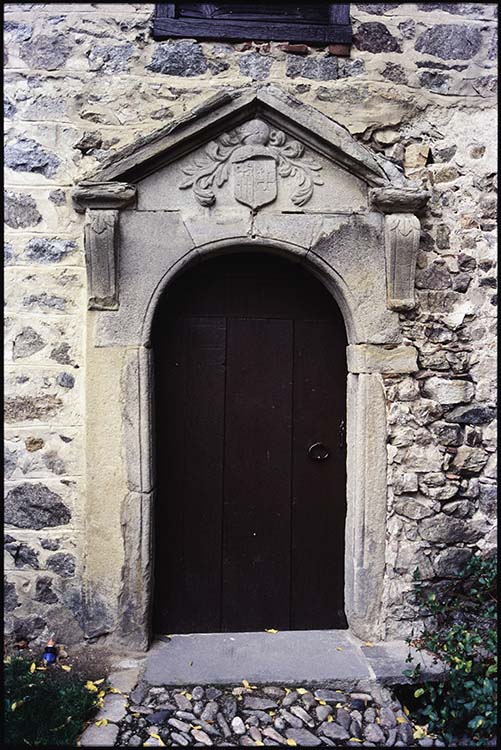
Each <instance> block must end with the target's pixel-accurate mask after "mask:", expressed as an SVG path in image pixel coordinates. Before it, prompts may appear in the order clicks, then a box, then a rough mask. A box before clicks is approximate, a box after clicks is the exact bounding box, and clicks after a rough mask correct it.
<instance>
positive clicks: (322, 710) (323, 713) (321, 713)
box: [315, 706, 334, 721]
mask: <svg viewBox="0 0 501 750" xmlns="http://www.w3.org/2000/svg"><path fill="white" fill-rule="evenodd" d="M333 710H334V709H333V708H332V706H317V707H316V709H315V714H316V716H317V719H318V720H319V721H325V720H326V719H327V717H328V716H332V712H333Z"/></svg>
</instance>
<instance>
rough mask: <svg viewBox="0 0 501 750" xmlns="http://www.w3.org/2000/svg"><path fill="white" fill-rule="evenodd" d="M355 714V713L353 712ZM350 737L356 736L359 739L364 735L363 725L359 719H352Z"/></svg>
mask: <svg viewBox="0 0 501 750" xmlns="http://www.w3.org/2000/svg"><path fill="white" fill-rule="evenodd" d="M352 715H353V713H352ZM349 731H350V737H356V738H357V739H361V737H362V726H361V724H360V722H359V721H358V719H352V720H351V722H350V729H349Z"/></svg>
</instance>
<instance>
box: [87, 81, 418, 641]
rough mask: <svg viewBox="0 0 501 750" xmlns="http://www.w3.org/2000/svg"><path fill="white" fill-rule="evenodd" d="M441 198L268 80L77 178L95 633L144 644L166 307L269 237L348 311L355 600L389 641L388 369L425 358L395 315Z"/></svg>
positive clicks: (274, 248) (269, 244) (350, 596)
mask: <svg viewBox="0 0 501 750" xmlns="http://www.w3.org/2000/svg"><path fill="white" fill-rule="evenodd" d="M428 197H429V196H428V194H427V193H426V192H424V191H423V190H422V189H420V188H419V186H417V185H415V184H414V183H411V182H409V181H407V180H406V179H405V178H404V177H403V176H402V175H401V173H400V172H399V170H398V169H397V168H396V167H395V166H394V165H393V164H391V162H389V161H387V160H385V159H383V158H382V157H380V156H379V155H375V154H373V153H371V152H370V151H369V150H368V149H366V148H365V147H364V146H362V145H361V144H359V143H358V142H357V141H355V140H354V139H353V138H352V136H351V135H350V134H349V132H348V131H347V130H346V129H345V128H343V127H342V126H340V125H339V124H338V123H336V122H335V121H334V120H332V119H330V118H329V117H327V116H326V115H324V114H322V113H321V112H319V111H318V110H316V109H314V108H312V107H310V106H308V105H306V104H303V103H302V102H300V101H299V100H297V99H295V98H293V97H291V96H289V95H288V94H285V93H284V92H283V91H282V90H280V89H278V88H276V87H274V86H271V85H266V86H262V87H257V88H255V89H252V90H249V89H246V90H245V91H244V92H234V93H232V94H230V93H222V94H218V95H216V96H215V97H213V98H212V99H210V100H209V101H208V102H206V103H205V104H204V105H203V106H200V107H197V108H195V109H194V110H192V111H191V112H190V113H189V114H187V115H186V116H184V117H183V118H182V119H180V120H177V121H176V122H174V123H170V124H169V125H168V126H165V127H164V128H162V129H160V130H158V131H156V132H155V133H153V134H151V135H149V136H146V137H144V138H142V139H140V140H139V141H137V142H136V143H134V144H132V145H131V146H128V147H125V148H124V149H122V150H121V151H120V152H118V153H117V154H115V155H113V156H112V157H111V159H110V160H109V161H108V162H107V163H105V164H104V165H103V166H102V167H101V168H100V169H99V171H97V172H95V173H93V174H92V175H89V176H88V177H87V178H86V179H85V180H82V181H81V182H80V183H79V185H78V186H77V187H76V188H75V190H74V193H73V200H74V205H75V208H76V210H78V211H80V212H85V219H86V223H85V250H86V262H87V272H88V274H87V278H88V308H89V309H88V314H87V350H86V362H87V377H86V414H87V441H86V466H87V471H86V477H87V479H86V481H87V484H86V498H85V503H86V507H85V517H86V523H87V535H86V536H87V541H86V551H85V580H84V591H85V594H84V602H85V615H86V623H87V626H86V628H87V636H88V637H96V636H98V635H103V634H110V636H111V638H112V639H114V640H122V641H125V642H126V643H127V644H128V645H129V646H130V647H131V648H132V647H134V648H147V647H148V644H149V638H150V630H149V629H150V610H151V592H152V585H151V577H152V574H153V571H152V559H153V558H152V536H153V535H152V529H153V525H154V494H155V480H154V477H155V467H154V465H153V451H152V445H153V440H154V414H153V410H152V369H151V348H150V330H151V325H152V320H153V316H154V314H155V309H156V305H157V302H158V300H159V298H160V296H161V295H162V294H164V293H167V294H168V289H169V284H170V282H171V280H172V279H173V278H174V277H175V276H176V275H177V274H178V273H179V271H180V270H182V269H184V268H186V267H188V266H189V265H191V264H193V263H196V262H197V260H199V259H200V257H202V256H207V255H208V256H215V255H217V254H220V253H224V252H228V251H232V252H235V251H238V250H239V249H245V250H246V251H251V250H252V249H260V250H263V249H265V250H266V251H267V252H270V253H276V254H278V255H282V256H285V257H287V258H289V259H290V260H291V261H292V262H297V263H301V264H303V265H304V266H305V267H306V268H307V269H308V270H309V271H310V272H311V273H312V274H313V275H315V276H316V277H317V278H319V279H320V280H321V281H322V282H323V284H324V285H325V286H326V288H327V289H328V290H329V292H330V293H331V294H332V296H333V297H334V299H335V300H336V302H337V304H338V305H339V307H340V309H341V312H342V314H343V317H344V321H345V325H346V331H347V337H348V347H347V362H348V373H349V374H348V398H347V518H346V559H345V609H346V615H347V619H348V623H349V626H350V629H351V630H352V632H353V633H354V634H355V635H356V636H359V637H361V638H370V639H384V637H385V625H384V623H385V613H384V611H383V609H382V604H381V600H382V591H383V581H384V568H385V533H386V494H387V479H386V472H387V453H386V406H385V399H384V392H383V384H382V377H381V375H382V374H383V373H409V372H414V371H416V370H417V357H416V350H415V348H414V347H412V346H409V345H405V344H404V342H403V340H402V335H401V332H400V328H399V320H398V311H399V310H408V309H412V307H413V306H414V304H415V303H414V274H415V266H416V256H417V249H418V244H419V230H420V223H419V219H418V218H417V216H416V215H415V212H419V210H421V209H422V208H423V207H424V206H425V205H426V202H427V200H428Z"/></svg>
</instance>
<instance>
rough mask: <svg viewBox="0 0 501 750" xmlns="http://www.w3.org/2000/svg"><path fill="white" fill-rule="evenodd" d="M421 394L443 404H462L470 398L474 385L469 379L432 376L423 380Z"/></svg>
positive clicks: (472, 394)
mask: <svg viewBox="0 0 501 750" xmlns="http://www.w3.org/2000/svg"><path fill="white" fill-rule="evenodd" d="M423 394H424V395H425V396H427V397H428V398H432V399H435V400H436V401H439V402H440V403H441V404H444V405H445V406H449V405H452V404H464V403H468V402H469V401H471V400H472V398H473V396H474V394H475V386H474V385H473V383H471V382H470V381H469V380H448V379H446V378H439V377H436V376H433V377H431V378H429V379H428V380H426V381H425V382H424V385H423Z"/></svg>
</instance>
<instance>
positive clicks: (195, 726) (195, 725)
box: [190, 724, 202, 729]
mask: <svg viewBox="0 0 501 750" xmlns="http://www.w3.org/2000/svg"><path fill="white" fill-rule="evenodd" d="M190 727H191V728H192V729H202V727H201V726H200V724H190Z"/></svg>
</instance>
